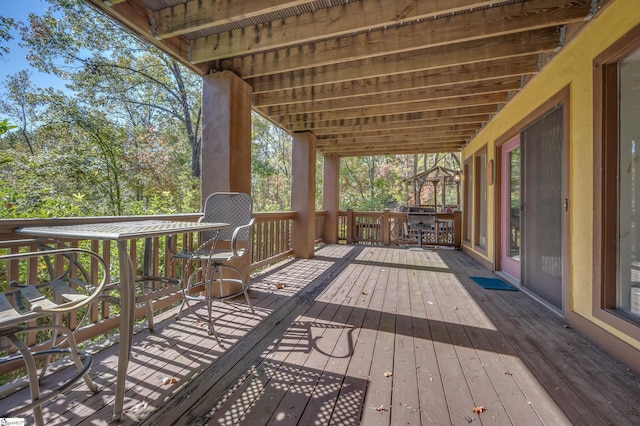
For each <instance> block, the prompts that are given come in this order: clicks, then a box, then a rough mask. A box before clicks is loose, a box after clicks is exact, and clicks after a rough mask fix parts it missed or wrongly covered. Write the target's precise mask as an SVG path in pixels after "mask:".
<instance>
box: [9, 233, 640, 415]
mask: <svg viewBox="0 0 640 426" xmlns="http://www.w3.org/2000/svg"><path fill="white" fill-rule="evenodd" d="M473 275H483V276H492V274H491V273H489V272H488V271H486V270H485V269H483V268H482V267H481V266H480V265H478V264H477V263H475V262H474V261H473V260H471V259H470V258H469V257H467V256H466V255H464V254H463V253H461V252H458V251H452V250H443V249H440V250H424V251H414V250H407V249H402V248H384V247H370V246H367V247H364V246H347V245H333V246H325V247H322V248H321V249H320V250H318V252H317V256H316V257H315V258H314V259H310V260H292V261H287V262H283V263H280V264H278V265H277V266H275V267H272V268H270V269H269V270H268V271H266V272H264V273H263V274H261V275H260V276H258V277H256V278H255V279H254V280H253V281H252V292H251V295H252V303H253V304H254V306H255V308H256V314H255V315H253V314H251V313H250V311H249V310H248V309H247V307H246V305H243V304H242V299H238V303H237V304H236V303H230V304H226V305H224V306H221V307H220V311H219V314H218V316H219V318H218V320H217V324H218V331H219V333H220V337H221V338H222V339H223V343H224V346H225V347H224V348H223V347H220V346H218V345H217V344H216V343H215V340H214V339H213V338H212V337H210V336H208V335H207V332H206V327H204V325H203V324H199V323H198V322H197V321H196V320H195V318H194V316H193V315H186V316H185V317H184V319H181V320H180V321H178V322H176V321H175V319H174V318H173V314H175V310H174V311H172V312H168V313H166V314H164V316H163V317H164V319H163V317H162V316H161V317H159V318H158V322H157V325H156V327H157V329H156V331H155V332H153V333H151V334H150V333H149V332H148V331H142V332H140V333H139V334H137V335H136V337H135V343H134V350H133V354H132V359H131V363H130V367H129V382H128V385H127V400H126V401H125V406H126V409H127V413H126V414H127V416H126V419H125V420H124V421H123V423H124V424H132V423H141V424H144V425H169V424H198V425H199V424H209V425H213V424H224V425H230V424H241V425H263V424H290V425H294V424H300V425H312V424H317V425H325V424H339V425H348V424H352V425H358V424H363V425H390V424H393V425H399V424H403V425H419V424H435V425H448V424H457V425H467V424H485V425H486V424H499V425H510V424H514V425H536V424H547V425H563V424H578V425H588V424H615V425H638V424H640V379H639V378H638V376H636V375H634V374H633V373H631V372H630V371H628V369H627V368H626V367H625V366H623V365H621V364H620V363H618V362H616V361H615V360H613V359H612V358H610V357H609V356H608V355H606V354H605V353H604V352H603V351H602V350H600V349H599V348H597V347H595V346H594V345H593V344H591V343H590V342H588V341H587V340H586V339H584V338H583V337H581V336H580V335H579V334H577V333H576V332H575V331H574V330H572V329H571V328H568V327H567V326H566V323H565V322H564V321H563V320H562V319H561V318H560V317H559V316H558V315H556V314H554V313H552V312H551V311H549V310H548V309H547V308H545V307H544V306H542V305H540V304H538V303H537V302H536V301H534V300H533V299H532V298H530V297H529V296H527V295H526V294H525V293H524V292H522V291H496V290H484V289H482V288H481V287H479V286H478V285H477V284H475V283H474V282H473V281H472V280H470V279H469V276H473ZM279 284H281V286H282V287H283V288H278V287H279ZM105 346H106V345H105ZM116 357H117V346H111V347H108V346H107V347H106V348H105V349H103V350H101V351H100V352H98V353H97V354H96V362H95V365H94V367H93V369H92V376H94V377H95V378H96V381H97V382H98V383H99V384H100V385H101V386H103V387H104V388H103V389H102V391H101V392H99V393H98V394H96V395H92V394H91V393H90V392H89V391H88V389H87V387H86V385H84V384H82V385H80V386H78V387H77V388H76V389H73V390H72V391H71V392H70V393H69V394H68V395H66V396H65V397H64V398H62V399H59V400H55V401H53V402H51V403H50V404H48V405H46V406H45V422H46V423H47V424H50V425H52V424H65V425H74V424H87V425H88V424H91V425H100V424H108V423H109V419H110V416H111V410H112V406H111V401H112V399H113V394H114V386H113V382H114V379H115V371H114V366H115V364H116ZM165 378H169V379H170V381H172V380H171V379H174V380H175V383H170V384H163V379H165ZM11 398H18V399H19V398H23V399H24V398H26V397H25V396H24V394H21V395H18V394H14V395H13V396H12V397H11ZM480 406H482V407H484V409H485V411H484V412H482V413H480V414H478V413H474V411H473V409H474V407H480Z"/></svg>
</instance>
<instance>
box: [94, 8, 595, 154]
mask: <svg viewBox="0 0 640 426" xmlns="http://www.w3.org/2000/svg"><path fill="white" fill-rule="evenodd" d="M85 1H87V2H88V3H90V4H93V5H94V6H95V7H96V8H98V9H100V10H101V11H103V12H104V13H106V14H107V15H109V16H111V17H113V18H114V19H116V20H118V21H119V22H121V23H122V24H123V25H125V26H126V27H127V28H129V29H130V30H132V31H133V32H135V33H136V34H138V35H139V36H141V37H142V38H144V39H145V40H148V41H149V42H150V43H152V44H153V45H155V46H157V47H158V48H160V49H162V50H164V51H166V52H167V53H168V54H170V55H171V56H173V57H174V58H176V59H178V60H179V61H181V62H182V63H183V64H185V65H186V66H188V67H189V68H191V69H192V70H194V71H195V72H198V73H200V74H202V75H204V74H207V73H209V72H217V71H231V72H234V73H236V74H237V75H239V76H240V77H241V78H243V79H244V80H245V81H246V82H247V84H249V85H250V86H251V88H252V91H253V94H254V109H255V110H256V111H257V112H259V113H260V114H262V115H264V116H265V117H267V118H268V119H269V120H270V121H271V122H273V123H276V124H279V125H281V126H282V127H283V128H284V129H286V130H288V131H290V132H312V133H314V134H315V136H316V147H317V150H318V151H319V152H322V153H323V154H331V155H349V156H351V155H376V154H392V153H419V152H446V151H447V150H452V151H457V150H459V149H460V148H461V147H462V146H463V145H464V144H465V143H467V142H468V141H469V140H470V139H472V138H473V137H474V135H475V134H477V132H478V131H479V129H481V128H482V126H484V125H485V124H486V123H487V122H488V121H490V120H491V118H492V117H493V115H495V114H496V113H497V112H498V111H499V110H500V109H501V108H502V107H503V106H504V105H505V104H507V103H508V102H509V100H510V99H511V98H513V96H517V93H518V92H519V91H520V90H521V89H522V88H523V87H524V86H525V85H526V84H527V82H528V81H529V80H530V79H532V78H535V75H536V74H537V73H538V72H539V71H540V69H541V68H542V67H544V65H545V64H546V63H547V62H548V61H549V60H550V58H551V57H552V56H553V55H554V53H555V52H557V51H558V50H560V49H562V48H563V45H564V43H566V42H567V37H570V36H567V34H569V35H570V34H575V33H576V32H577V31H578V30H579V28H580V27H581V26H582V25H584V20H585V19H588V18H589V17H590V16H591V14H592V13H593V12H594V10H593V1H592V0H504V1H502V2H496V1H495V0H494V1H488V0H446V1H415V0H388V1H384V2H380V1H377V0H331V1H327V0H234V1H228V0H125V1H119V0H113V1H110V2H105V1H104V0H85ZM168 5H170V6H168Z"/></svg>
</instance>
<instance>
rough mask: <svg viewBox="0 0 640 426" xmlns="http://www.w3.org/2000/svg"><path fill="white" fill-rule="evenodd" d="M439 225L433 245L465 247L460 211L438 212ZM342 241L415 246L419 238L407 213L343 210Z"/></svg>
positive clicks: (437, 221)
mask: <svg viewBox="0 0 640 426" xmlns="http://www.w3.org/2000/svg"><path fill="white" fill-rule="evenodd" d="M434 216H435V226H434V229H433V232H432V235H431V236H430V239H429V241H427V242H426V243H425V244H427V245H431V246H444V247H455V248H460V247H461V245H462V233H461V223H462V222H461V220H462V214H461V213H460V212H452V213H434ZM338 240H339V241H344V242H346V243H347V244H376V245H385V246H389V245H414V244H417V239H416V238H415V236H414V235H412V234H411V232H410V229H409V227H408V225H407V213H404V212H392V211H390V210H384V211H382V212H356V211H353V210H346V211H340V214H339V218H338Z"/></svg>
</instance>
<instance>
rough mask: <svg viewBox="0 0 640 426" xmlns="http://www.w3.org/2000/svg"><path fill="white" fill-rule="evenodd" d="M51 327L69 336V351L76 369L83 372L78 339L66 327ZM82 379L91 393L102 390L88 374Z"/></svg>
mask: <svg viewBox="0 0 640 426" xmlns="http://www.w3.org/2000/svg"><path fill="white" fill-rule="evenodd" d="M49 327H52V328H59V329H60V330H61V331H62V332H63V333H64V334H66V335H67V340H68V342H69V349H70V352H71V357H72V358H73V362H74V363H75V364H76V368H77V369H78V371H82V369H83V368H84V364H83V363H82V360H81V359H80V355H79V354H78V344H77V343H76V338H75V336H74V335H73V333H72V332H71V330H70V329H68V328H67V327H65V326H62V325H55V324H54V325H50V326H49ZM67 333H68V334H67ZM82 378H83V379H84V381H85V383H86V384H87V386H88V387H89V390H91V392H98V391H99V390H100V389H99V388H98V385H96V384H95V382H94V381H93V380H91V377H90V376H89V373H88V372H87V373H85V374H83V375H82Z"/></svg>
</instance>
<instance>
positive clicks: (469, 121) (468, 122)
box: [313, 115, 491, 137]
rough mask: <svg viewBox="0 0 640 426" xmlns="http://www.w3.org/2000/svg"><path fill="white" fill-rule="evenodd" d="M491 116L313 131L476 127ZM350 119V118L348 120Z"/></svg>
mask: <svg viewBox="0 0 640 426" xmlns="http://www.w3.org/2000/svg"><path fill="white" fill-rule="evenodd" d="M490 118H491V116H489V115H471V116H467V117H446V118H437V119H432V120H408V121H388V122H381V123H367V124H359V125H356V124H350V123H345V124H344V125H342V126H335V125H334V126H329V125H327V126H325V127H323V128H318V129H316V130H314V131H313V134H315V135H316V136H319V137H321V136H325V135H333V134H336V130H339V131H341V132H348V133H349V134H352V135H353V134H357V133H361V132H375V131H389V132H397V131H398V130H405V129H417V130H418V129H425V128H426V129H437V128H439V127H452V126H473V127H475V128H478V125H479V124H481V123H486V122H487V121H489V119H490ZM348 121H351V120H348Z"/></svg>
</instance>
